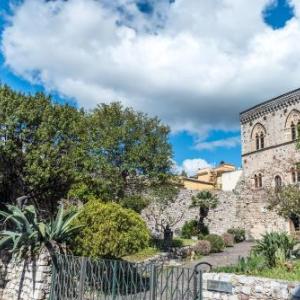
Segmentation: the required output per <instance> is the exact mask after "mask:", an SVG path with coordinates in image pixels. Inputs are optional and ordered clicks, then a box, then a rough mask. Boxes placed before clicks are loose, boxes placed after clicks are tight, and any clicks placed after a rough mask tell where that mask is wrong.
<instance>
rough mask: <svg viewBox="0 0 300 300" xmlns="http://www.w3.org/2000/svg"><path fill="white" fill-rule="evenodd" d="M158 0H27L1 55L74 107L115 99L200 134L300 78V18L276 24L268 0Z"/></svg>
mask: <svg viewBox="0 0 300 300" xmlns="http://www.w3.org/2000/svg"><path fill="white" fill-rule="evenodd" d="M156 2H157V3H159V4H158V5H159V6H157V7H156V10H155V11H154V13H153V14H152V15H145V14H142V13H141V12H139V11H138V10H137V8H136V5H135V1H134V0H117V1H114V2H112V1H108V0H102V1H94V0H72V1H62V0H58V1H55V2H53V1H49V2H43V1H36V0H24V2H23V4H21V5H19V7H18V8H17V9H15V13H14V15H13V16H12V17H11V20H10V25H9V26H6V28H5V30H4V32H3V37H2V51H3V55H4V58H5V62H6V64H7V65H8V66H9V67H10V68H11V69H12V70H13V71H14V72H15V73H17V74H18V75H20V76H22V77H24V78H26V79H27V80H30V81H33V82H39V83H42V84H43V85H44V86H46V88H47V89H48V90H55V91H58V92H59V93H61V94H62V95H65V96H68V97H72V98H74V99H76V100H77V101H78V103H79V105H80V106H84V107H86V108H91V107H94V106H95V105H96V104H97V103H99V102H110V101H115V100H120V101H122V102H123V103H124V104H125V105H130V106H133V107H134V108H136V109H139V110H143V111H145V112H148V113H150V114H154V115H158V116H159V117H160V118H162V119H163V120H164V121H165V122H167V123H169V124H170V125H171V126H172V129H173V130H174V131H180V130H187V131H189V132H191V133H196V134H198V135H201V134H203V133H205V134H207V132H208V131H209V130H210V129H212V128H214V129H221V130H236V129H238V128H239V127H238V112H239V111H241V110H242V109H245V108H248V107H249V106H252V105H254V104H256V103H258V102H260V101H262V100H265V98H266V97H267V98H268V97H271V96H276V95H278V94H279V93H282V92H285V91H287V90H289V89H293V88H297V87H298V86H299V85H300V82H299V78H300V20H299V18H298V17H297V16H296V17H294V18H293V19H292V20H290V21H289V22H288V24H287V25H286V27H285V28H283V29H281V30H276V31H274V30H272V29H271V28H269V27H268V26H267V25H266V24H264V23H263V20H262V11H263V8H264V7H265V5H266V4H267V3H269V2H270V0H251V1H244V0H235V1H232V0H215V1H211V0H203V1H199V0H176V1H175V3H174V4H172V5H167V4H166V3H167V1H153V3H156ZM293 3H294V5H295V6H296V9H295V11H296V12H297V13H298V12H299V11H300V4H299V1H296V0H294V1H293ZM116 7H119V8H120V7H122V8H123V9H121V10H120V9H116ZM120 11H122V13H120ZM124 11H125V12H124ZM200 147H201V146H200ZM202 147H203V144H202ZM206 147H208V146H206Z"/></svg>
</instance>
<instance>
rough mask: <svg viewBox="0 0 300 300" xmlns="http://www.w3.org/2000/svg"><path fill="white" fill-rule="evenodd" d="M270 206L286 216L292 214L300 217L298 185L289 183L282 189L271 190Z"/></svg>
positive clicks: (288, 216)
mask: <svg viewBox="0 0 300 300" xmlns="http://www.w3.org/2000/svg"><path fill="white" fill-rule="evenodd" d="M268 194H269V199H268V200H269V208H271V209H274V210H275V211H276V212H277V213H278V214H279V215H281V216H283V217H284V218H290V217H291V216H292V215H296V216H298V217H300V192H299V187H298V186H296V185H287V186H284V187H281V188H280V190H277V191H274V190H270V191H269V193H268Z"/></svg>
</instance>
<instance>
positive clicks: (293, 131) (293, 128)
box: [291, 122, 297, 141]
mask: <svg viewBox="0 0 300 300" xmlns="http://www.w3.org/2000/svg"><path fill="white" fill-rule="evenodd" d="M291 133H292V140H293V141H294V140H295V139H296V138H297V133H296V126H295V124H294V123H293V122H292V125H291Z"/></svg>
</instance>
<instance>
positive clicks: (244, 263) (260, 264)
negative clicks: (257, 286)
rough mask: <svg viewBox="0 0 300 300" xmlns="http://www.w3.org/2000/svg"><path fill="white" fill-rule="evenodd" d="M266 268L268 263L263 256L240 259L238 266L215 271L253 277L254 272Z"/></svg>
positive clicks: (219, 268)
mask: <svg viewBox="0 0 300 300" xmlns="http://www.w3.org/2000/svg"><path fill="white" fill-rule="evenodd" d="M266 267H267V266H266V261H265V259H264V257H263V256H257V255H251V256H250V257H247V258H244V257H242V258H240V259H239V262H238V263H237V264H236V265H232V266H225V267H217V268H216V269H214V271H216V272H225V273H237V274H250V275H251V274H253V272H260V271H262V270H264V269H265V268H266Z"/></svg>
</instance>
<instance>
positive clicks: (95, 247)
mask: <svg viewBox="0 0 300 300" xmlns="http://www.w3.org/2000/svg"><path fill="white" fill-rule="evenodd" d="M75 222H76V223H78V224H83V225H84V227H83V228H82V229H81V231H80V233H79V235H78V236H77V237H76V238H75V241H74V243H73V245H72V248H73V251H74V252H75V254H77V255H83V256H90V257H99V256H100V257H108V258H114V257H122V256H126V255H130V254H134V253H137V252H138V251H140V250H142V249H144V248H146V247H147V246H148V244H149V239H150V235H149V231H148V229H147V227H146V224H145V222H144V221H143V220H142V219H141V217H140V216H139V215H138V214H137V213H136V212H134V211H132V210H130V209H125V208H122V207H121V206H120V205H118V204H114V203H109V204H103V203H101V202H99V201H90V202H88V203H87V204H85V205H84V206H83V208H82V210H81V212H80V214H79V216H78V217H77V219H76V221H75Z"/></svg>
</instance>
